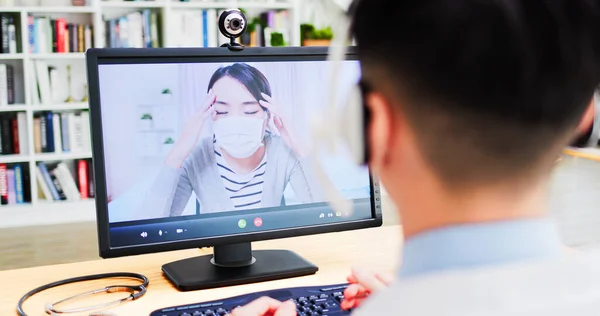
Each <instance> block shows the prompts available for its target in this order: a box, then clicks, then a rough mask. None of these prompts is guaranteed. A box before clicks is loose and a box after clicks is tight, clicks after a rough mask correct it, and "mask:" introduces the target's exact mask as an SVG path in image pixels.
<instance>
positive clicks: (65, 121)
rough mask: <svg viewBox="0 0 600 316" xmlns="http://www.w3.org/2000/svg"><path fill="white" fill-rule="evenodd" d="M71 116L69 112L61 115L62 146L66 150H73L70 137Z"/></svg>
mask: <svg viewBox="0 0 600 316" xmlns="http://www.w3.org/2000/svg"><path fill="white" fill-rule="evenodd" d="M69 117H70V116H69V113H62V114H61V115H60V121H61V122H60V123H61V126H60V127H61V136H62V146H63V151H64V152H70V151H71V140H70V139H69V135H70V134H69Z"/></svg>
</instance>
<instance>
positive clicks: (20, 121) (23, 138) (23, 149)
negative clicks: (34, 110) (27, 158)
mask: <svg viewBox="0 0 600 316" xmlns="http://www.w3.org/2000/svg"><path fill="white" fill-rule="evenodd" d="M17 126H18V128H19V131H18V133H19V147H20V148H19V153H21V154H23V155H26V154H27V153H28V144H29V142H28V140H27V114H26V113H25V112H19V113H17Z"/></svg>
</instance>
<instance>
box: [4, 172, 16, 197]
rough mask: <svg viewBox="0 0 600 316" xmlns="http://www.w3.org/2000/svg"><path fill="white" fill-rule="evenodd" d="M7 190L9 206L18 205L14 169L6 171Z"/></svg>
mask: <svg viewBox="0 0 600 316" xmlns="http://www.w3.org/2000/svg"><path fill="white" fill-rule="evenodd" d="M6 183H7V185H6V188H7V191H8V192H7V195H8V204H17V191H16V188H15V186H16V184H15V170H14V169H7V170H6Z"/></svg>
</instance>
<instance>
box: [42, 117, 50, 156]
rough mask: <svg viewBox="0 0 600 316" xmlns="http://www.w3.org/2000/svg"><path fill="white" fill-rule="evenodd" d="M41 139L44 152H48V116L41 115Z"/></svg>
mask: <svg viewBox="0 0 600 316" xmlns="http://www.w3.org/2000/svg"><path fill="white" fill-rule="evenodd" d="M40 140H41V146H42V151H41V152H43V153H47V152H48V123H47V122H46V116H45V115H44V114H42V115H40Z"/></svg>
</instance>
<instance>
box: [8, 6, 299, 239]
mask: <svg viewBox="0 0 600 316" xmlns="http://www.w3.org/2000/svg"><path fill="white" fill-rule="evenodd" d="M300 3H301V0H285V1H280V0H256V1H253V0H226V1H198V0H196V1H195V0H192V1H190V2H179V1H178V0H155V1H139V2H124V1H116V0H109V1H101V0H88V5H87V6H83V7H76V6H40V7H3V8H0V14H3V13H9V14H11V15H13V16H15V17H16V18H17V21H18V23H17V27H18V29H17V32H18V33H19V36H20V39H21V40H20V43H19V47H18V53H16V54H0V64H4V63H6V64H10V65H13V66H14V68H15V88H16V89H15V95H16V101H17V104H12V105H8V106H1V107H0V114H1V113H2V112H25V113H26V114H27V134H28V135H27V136H28V144H29V148H28V152H27V154H19V155H3V156H2V155H0V163H6V164H9V163H22V164H23V165H26V164H27V165H28V169H29V177H30V183H31V185H30V188H29V189H30V190H31V196H32V202H31V203H28V204H22V205H2V206H0V228H2V227H20V226H35V225H45V224H57V223H68V222H77V221H91V220H94V219H95V205H94V203H93V200H86V201H77V202H69V201H59V202H50V201H46V200H39V199H38V198H37V196H38V194H37V192H38V186H37V182H36V181H37V179H36V174H35V167H36V164H37V162H40V161H63V160H74V159H84V158H91V157H92V154H91V152H82V153H34V147H33V143H34V142H33V117H34V114H35V113H36V112H39V111H74V110H83V109H87V108H88V104H87V103H81V102H80V103H56V104H43V105H39V104H38V105H34V104H32V101H33V100H31V97H30V96H31V91H29V89H31V87H32V83H31V82H29V76H26V75H25V74H27V73H28V72H29V71H31V69H33V67H34V62H35V60H44V61H46V62H47V63H48V65H51V66H56V67H62V68H64V67H66V65H70V66H71V67H72V74H73V77H74V78H73V79H74V80H73V84H72V89H74V90H77V91H78V92H79V95H78V97H81V96H82V94H83V89H84V88H83V87H84V86H83V85H84V82H76V81H77V80H75V79H78V80H79V81H81V80H85V77H86V75H85V72H86V68H85V54H84V53H47V54H34V53H30V52H29V41H28V36H29V30H28V25H27V20H28V16H29V15H33V16H51V17H54V18H66V19H67V21H75V22H77V23H83V22H85V23H87V24H90V25H92V27H93V30H94V43H93V44H94V47H104V45H105V43H104V25H105V23H104V21H105V19H111V18H115V17H118V16H122V15H125V14H127V13H130V12H134V11H139V10H142V9H152V10H158V11H159V12H160V15H161V19H160V20H161V23H162V25H161V26H159V29H160V33H161V34H162V38H161V44H162V46H163V47H170V46H172V43H171V42H170V40H169V38H165V34H171V33H170V32H171V31H170V30H169V18H170V15H171V14H172V12H174V11H176V10H204V9H231V8H243V9H246V10H247V11H248V13H249V15H250V17H249V18H251V16H252V15H254V14H258V13H260V12H262V11H267V10H288V11H289V12H290V14H289V17H290V19H291V21H289V22H288V23H289V24H290V25H291V26H292V30H291V34H290V36H291V40H290V43H291V45H292V46H300ZM19 27H20V29H19ZM75 77H77V78H75ZM73 85H77V87H73Z"/></svg>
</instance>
